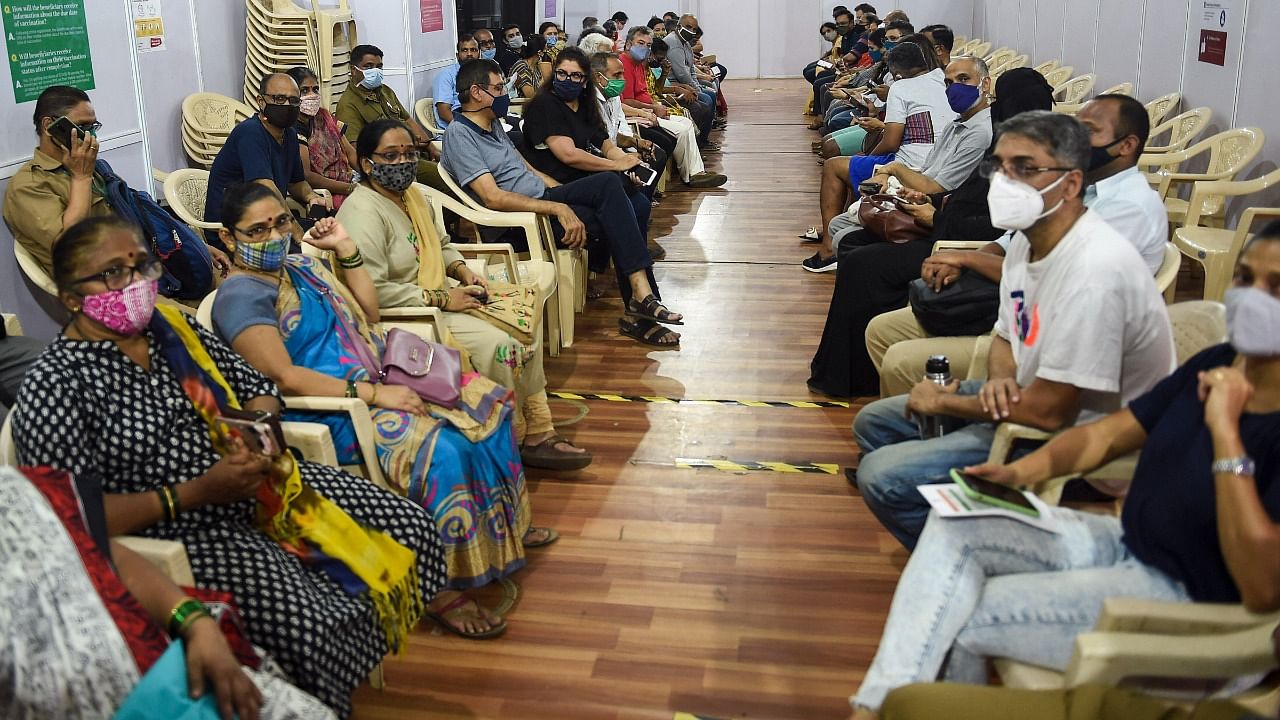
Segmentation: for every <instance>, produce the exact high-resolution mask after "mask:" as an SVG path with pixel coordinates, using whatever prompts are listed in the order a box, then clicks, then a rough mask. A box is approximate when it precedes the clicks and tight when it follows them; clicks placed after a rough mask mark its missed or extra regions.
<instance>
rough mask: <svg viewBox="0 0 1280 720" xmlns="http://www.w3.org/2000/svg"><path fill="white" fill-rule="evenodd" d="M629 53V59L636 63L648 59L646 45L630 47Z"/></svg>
mask: <svg viewBox="0 0 1280 720" xmlns="http://www.w3.org/2000/svg"><path fill="white" fill-rule="evenodd" d="M630 52H631V59H632V60H635V61H636V62H644V61H645V60H648V59H649V46H648V45H632V46H631V51H630Z"/></svg>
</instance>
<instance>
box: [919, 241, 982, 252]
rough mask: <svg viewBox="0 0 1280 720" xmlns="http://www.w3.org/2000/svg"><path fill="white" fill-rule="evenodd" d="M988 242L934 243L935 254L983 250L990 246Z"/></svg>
mask: <svg viewBox="0 0 1280 720" xmlns="http://www.w3.org/2000/svg"><path fill="white" fill-rule="evenodd" d="M990 244H991V243H990V242H989V241H987V240H938V241H936V242H934V243H933V252H935V253H939V252H942V251H944V250H981V249H982V248H984V247H986V246H988V245H990Z"/></svg>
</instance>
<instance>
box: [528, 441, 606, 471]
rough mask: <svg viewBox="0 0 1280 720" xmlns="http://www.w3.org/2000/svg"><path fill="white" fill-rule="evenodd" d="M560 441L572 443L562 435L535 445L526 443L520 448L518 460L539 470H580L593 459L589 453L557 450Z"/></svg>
mask: <svg viewBox="0 0 1280 720" xmlns="http://www.w3.org/2000/svg"><path fill="white" fill-rule="evenodd" d="M560 443H565V444H567V445H573V443H571V442H569V441H568V440H565V439H564V438H562V437H559V436H554V437H551V438H548V439H547V440H543V441H542V442H540V443H538V444H537V445H533V446H529V445H526V446H524V447H522V448H520V462H522V463H524V465H525V467H531V468H539V469H541V470H581V469H582V468H584V467H586V466H588V465H590V464H591V461H592V459H593V458H592V457H591V453H589V452H583V453H572V452H567V451H565V450H557V449H556V445H559V444H560ZM575 447H576V446H575Z"/></svg>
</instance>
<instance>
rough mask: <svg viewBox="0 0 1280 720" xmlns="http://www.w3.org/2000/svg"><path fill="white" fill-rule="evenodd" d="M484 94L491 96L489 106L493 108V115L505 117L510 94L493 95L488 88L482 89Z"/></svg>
mask: <svg viewBox="0 0 1280 720" xmlns="http://www.w3.org/2000/svg"><path fill="white" fill-rule="evenodd" d="M480 89H481V90H484V88H480ZM484 94H485V95H488V96H489V97H491V98H493V105H492V106H491V108H492V110H493V116H494V117H496V118H504V117H506V116H507V111H508V110H510V109H511V96H510V95H505V94H503V95H494V94H492V93H490V92H489V91H488V90H484Z"/></svg>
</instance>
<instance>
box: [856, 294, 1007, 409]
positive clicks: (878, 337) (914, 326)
mask: <svg viewBox="0 0 1280 720" xmlns="http://www.w3.org/2000/svg"><path fill="white" fill-rule="evenodd" d="M977 339H978V338H976V337H972V336H959V337H931V336H930V335H929V334H928V333H926V332H925V331H924V328H922V327H920V323H918V322H916V316H915V314H914V313H912V312H911V308H910V307H905V308H902V309H901V310H894V311H892V312H887V313H883V314H880V315H877V316H875V317H874V318H872V319H871V322H870V323H869V324H868V325H867V333H866V340H867V354H868V355H870V356H871V362H872V364H874V365H875V366H876V370H878V371H879V372H880V396H881V397H893V396H894V395H902V394H905V393H909V392H911V388H912V387H914V386H915V384H916V383H918V382H920V379H921V378H922V377H924V365H925V362H926V361H927V360H928V359H929V356H930V355H946V356H947V359H948V360H949V361H951V377H953V378H956V379H958V380H964V379H965V378H968V377H970V376H971V375H970V373H971V371H972V370H973V368H972V365H973V360H974V357H975V355H976V350H975V347H976V342H977ZM978 370H980V371H983V372H985V370H986V368H985V367H984V368H978Z"/></svg>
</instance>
